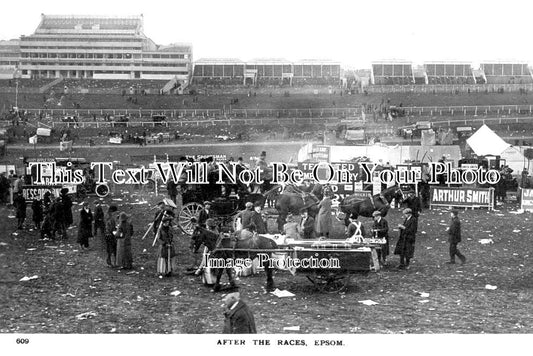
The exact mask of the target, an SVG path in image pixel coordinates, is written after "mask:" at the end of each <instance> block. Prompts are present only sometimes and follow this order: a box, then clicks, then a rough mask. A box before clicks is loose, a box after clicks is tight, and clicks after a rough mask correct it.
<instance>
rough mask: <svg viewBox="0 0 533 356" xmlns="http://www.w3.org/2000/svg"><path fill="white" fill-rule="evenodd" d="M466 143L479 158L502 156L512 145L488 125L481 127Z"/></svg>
mask: <svg viewBox="0 0 533 356" xmlns="http://www.w3.org/2000/svg"><path fill="white" fill-rule="evenodd" d="M466 143H467V144H468V146H470V148H472V151H474V153H475V154H476V155H478V156H485V155H494V156H500V155H501V154H502V152H503V151H505V150H506V149H507V148H509V147H510V146H511V145H510V144H508V143H507V142H505V141H504V140H503V139H502V138H501V137H500V136H498V135H497V134H496V133H495V132H494V131H492V130H491V129H490V128H489V127H488V126H487V125H483V126H481V127H480V128H479V129H478V130H477V131H476V132H475V133H474V134H473V135H472V136H470V138H468V139H467V140H466Z"/></svg>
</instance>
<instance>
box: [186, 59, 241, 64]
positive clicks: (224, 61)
mask: <svg viewBox="0 0 533 356" xmlns="http://www.w3.org/2000/svg"><path fill="white" fill-rule="evenodd" d="M195 64H219V65H223V64H227V65H230V64H244V62H243V61H241V60H240V59H237V58H200V59H199V60H197V61H195Z"/></svg>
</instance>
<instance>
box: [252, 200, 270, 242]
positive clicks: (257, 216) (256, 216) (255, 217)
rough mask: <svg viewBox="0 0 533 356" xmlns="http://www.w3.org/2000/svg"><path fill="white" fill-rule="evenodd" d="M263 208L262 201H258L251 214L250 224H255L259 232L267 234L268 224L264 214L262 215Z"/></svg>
mask: <svg viewBox="0 0 533 356" xmlns="http://www.w3.org/2000/svg"><path fill="white" fill-rule="evenodd" d="M261 208H262V204H261V202H256V203H255V205H254V211H253V213H252V216H251V222H250V224H253V225H255V228H256V231H257V233H258V234H266V233H267V232H268V231H267V225H266V223H265V221H264V220H263V216H262V215H261Z"/></svg>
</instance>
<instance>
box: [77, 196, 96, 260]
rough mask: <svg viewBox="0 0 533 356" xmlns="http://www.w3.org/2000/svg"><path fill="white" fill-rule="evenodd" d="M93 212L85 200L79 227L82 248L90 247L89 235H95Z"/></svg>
mask: <svg viewBox="0 0 533 356" xmlns="http://www.w3.org/2000/svg"><path fill="white" fill-rule="evenodd" d="M92 227H93V213H92V211H91V209H90V208H89V203H87V202H83V208H82V209H81V211H80V225H79V227H78V243H79V244H80V246H81V248H82V249H84V248H89V237H92V236H93V229H92Z"/></svg>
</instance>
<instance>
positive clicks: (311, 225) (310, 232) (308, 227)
mask: <svg viewBox="0 0 533 356" xmlns="http://www.w3.org/2000/svg"><path fill="white" fill-rule="evenodd" d="M300 214H302V220H300V223H299V224H298V232H299V233H300V237H301V238H302V239H312V238H314V237H315V219H314V218H313V217H312V216H310V215H309V211H308V210H307V209H302V210H300Z"/></svg>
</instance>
